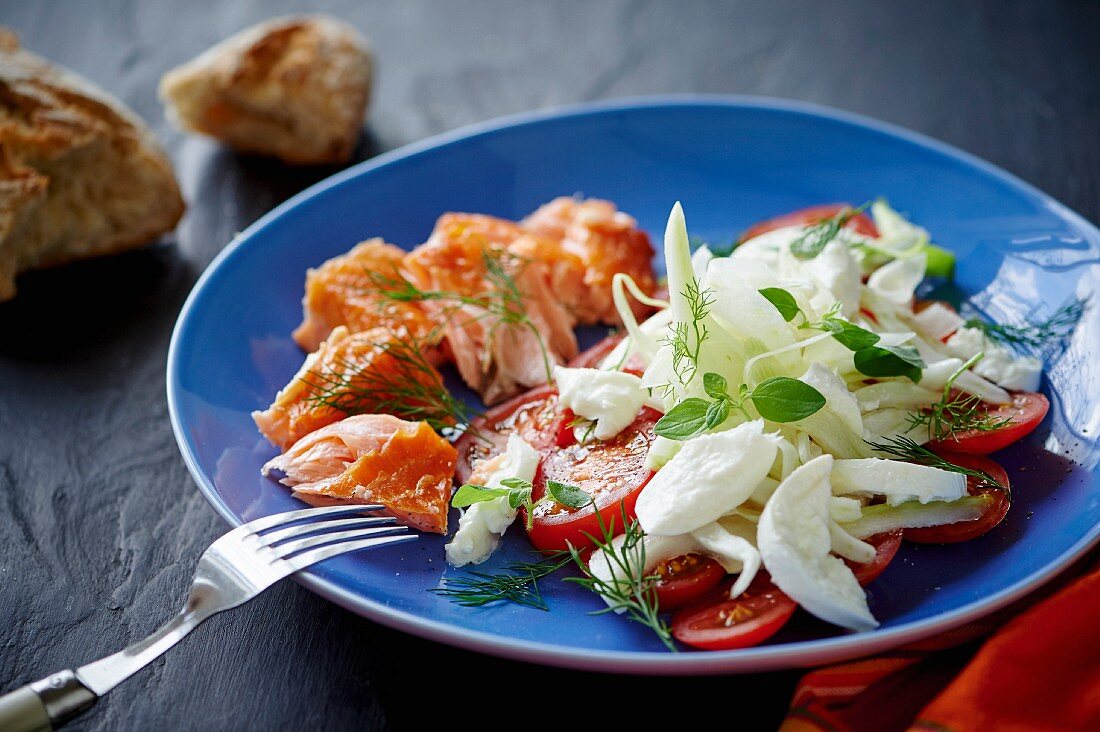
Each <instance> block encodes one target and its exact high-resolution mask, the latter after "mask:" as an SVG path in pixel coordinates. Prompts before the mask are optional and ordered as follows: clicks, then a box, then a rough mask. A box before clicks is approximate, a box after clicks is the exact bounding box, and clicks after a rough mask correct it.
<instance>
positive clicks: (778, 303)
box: [760, 287, 802, 323]
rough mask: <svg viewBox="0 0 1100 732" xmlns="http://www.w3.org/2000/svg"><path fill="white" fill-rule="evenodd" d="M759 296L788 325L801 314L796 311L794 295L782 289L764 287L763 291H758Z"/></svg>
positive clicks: (796, 305) (796, 304)
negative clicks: (762, 297) (766, 301)
mask: <svg viewBox="0 0 1100 732" xmlns="http://www.w3.org/2000/svg"><path fill="white" fill-rule="evenodd" d="M760 294H761V295H763V296H764V297H765V298H766V299H767V300H768V302H770V303H771V304H772V305H775V309H776V310H778V311H779V314H780V315H782V316H783V320H786V321H787V322H788V323H789V322H791V321H792V320H794V318H795V316H796V315H798V314H799V313H800V312H802V311H801V310H799V309H798V303H796V302H795V301H794V295H792V294H791V293H789V292H787V291H786V290H784V289H783V288H782V287H765V288H764V289H763V290H760Z"/></svg>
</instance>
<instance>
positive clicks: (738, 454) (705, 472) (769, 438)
mask: <svg viewBox="0 0 1100 732" xmlns="http://www.w3.org/2000/svg"><path fill="white" fill-rule="evenodd" d="M778 440H779V438H778V437H777V436H775V435H770V434H764V422H763V421H762V420H756V421H753V422H745V423H743V424H740V425H738V426H737V427H734V428H733V429H731V430H727V431H725V432H718V433H715V434H710V435H700V436H699V437H696V438H694V439H692V440H688V441H687V442H686V443H684V446H683V447H682V448H680V451H679V452H678V453H676V455H674V456H673V457H672V459H671V460H669V461H668V462H667V463H665V466H664V467H663V468H661V469H660V470H659V471H657V474H656V475H654V476H653V478H652V479H651V480H650V481H649V483H648V484H647V485H646V487H645V488H643V489H642V492H641V494H640V495H639V496H638V503H637V506H636V509H635V510H636V512H637V516H638V521H639V523H640V524H641V526H642V529H643V530H644V531H645V532H646V533H647V534H652V535H657V536H676V535H678V534H686V533H689V532H691V531H694V530H695V529H698V528H699V527H701V526H705V525H706V524H709V523H711V522H712V521H716V520H718V519H719V518H720V517H722V516H724V515H725V514H727V513H729V512H730V511H732V510H733V509H735V508H736V507H738V506H740V505H741V504H742V503H744V502H745V501H746V500H747V499H748V498H749V496H751V495H752V493H753V491H754V490H755V489H756V487H757V486H758V485H759V484H760V482H761V481H762V480H763V479H764V478H765V477H767V475H768V471H769V470H771V467H772V463H774V462H775V456H776V452H777V451H778V445H777V443H778Z"/></svg>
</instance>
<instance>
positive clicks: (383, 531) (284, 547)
mask: <svg viewBox="0 0 1100 732" xmlns="http://www.w3.org/2000/svg"><path fill="white" fill-rule="evenodd" d="M407 530H408V529H407V527H405V526H381V527H376V528H370V529H355V530H353V531H334V532H332V533H329V534H318V535H316V536H307V537H306V538H304V539H298V540H296V541H288V542H286V543H285V544H279V545H278V546H274V547H271V548H272V550H273V551H274V552H275V554H276V555H278V556H279V557H280V558H281V559H286V558H287V557H289V556H290V555H291V554H297V553H298V552H300V551H302V550H304V549H312V548H313V547H315V546H322V545H325V544H332V543H334V542H347V541H354V540H356V539H366V538H368V537H372V536H389V535H392V534H403V533H405V532H406V531H407Z"/></svg>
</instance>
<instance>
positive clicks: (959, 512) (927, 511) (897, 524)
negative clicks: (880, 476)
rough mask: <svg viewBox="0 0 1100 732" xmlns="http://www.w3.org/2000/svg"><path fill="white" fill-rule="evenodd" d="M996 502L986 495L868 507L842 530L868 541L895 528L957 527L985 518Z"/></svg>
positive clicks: (844, 524) (843, 526)
mask: <svg viewBox="0 0 1100 732" xmlns="http://www.w3.org/2000/svg"><path fill="white" fill-rule="evenodd" d="M993 501H994V498H993V497H992V496H991V495H990V494H988V493H983V494H980V495H977V496H967V497H965V498H960V499H959V500H957V501H951V502H947V501H932V502H931V503H920V502H918V501H909V502H908V503H903V504H901V505H899V506H889V505H886V504H879V505H875V506H866V507H864V509H863V514H862V515H861V516H860V517H859V518H858V519H856V520H855V521H849V522H846V523H842V524H841V527H842V528H843V529H844V530H845V531H847V532H848V533H849V534H851V535H852V536H854V537H856V538H858V539H865V538H867V537H868V536H874V535H875V534H881V533H883V532H884V531H894V530H895V529H922V528H925V527H928V526H943V525H945V524H957V523H959V522H960V521H974V520H976V519H978V518H981V516H982V514H983V513H985V512H986V511H987V510H988V508H989V506H990V505H991V504H992V503H993Z"/></svg>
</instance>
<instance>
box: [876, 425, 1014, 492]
mask: <svg viewBox="0 0 1100 732" xmlns="http://www.w3.org/2000/svg"><path fill="white" fill-rule="evenodd" d="M866 442H867V444H868V445H870V446H871V448H872V449H874V450H878V451H879V452H881V453H883V454H886V455H890V456H892V457H894V458H897V459H899V460H905V461H907V462H911V463H917V464H918V465H927V466H928V467H930V468H939V469H940V470H946V471H948V472H951V473H960V474H962V475H965V476H966V477H968V478H973V479H975V480H976V481H978V484H979V485H982V486H988V487H990V488H996V489H997V490H1001V491H1004V492H1005V494H1008V492H1009V487H1008V486H1007V485H1001V484H1000V483H998V482H997V479H996V478H994V477H993V476H992V475H990V474H989V473H987V472H986V471H984V470H979V469H977V468H967V467H965V466H962V465H956V464H955V463H953V462H951V461H949V460H946V459H944V458H942V457H940V456H939V455H937V454H936V453H934V452H932V451H931V450H929V449H928V448H927V447H924V446H923V445H918V444H917V443H916V442H914V441H913V440H911V439H910V438H908V437H903V436H897V437H884V438H883V439H882V442H871V441H870V440H867V441H866Z"/></svg>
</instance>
